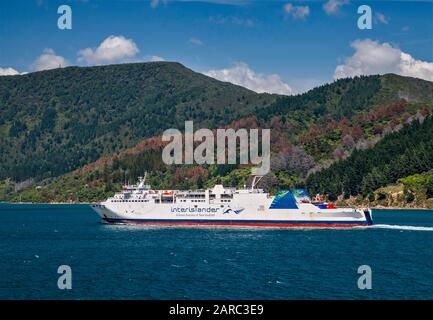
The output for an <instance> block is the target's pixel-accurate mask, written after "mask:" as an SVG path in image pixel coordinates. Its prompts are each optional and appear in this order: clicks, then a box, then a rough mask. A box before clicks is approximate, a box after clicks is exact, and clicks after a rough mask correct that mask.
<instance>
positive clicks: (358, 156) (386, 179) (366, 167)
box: [306, 115, 433, 198]
mask: <svg viewBox="0 0 433 320" xmlns="http://www.w3.org/2000/svg"><path fill="white" fill-rule="evenodd" d="M431 169H433V115H429V116H427V117H426V118H425V119H424V118H421V119H420V120H414V121H412V122H411V123H408V124H405V125H404V127H403V128H402V129H401V130H399V131H398V132H394V133H390V134H388V135H387V136H385V137H384V138H383V139H382V140H381V141H380V142H378V143H377V144H376V145H375V146H374V147H373V148H371V149H368V150H355V151H354V152H353V153H352V154H351V155H350V156H349V157H348V158H346V159H344V160H342V161H339V162H336V163H334V164H332V165H331V166H330V167H329V168H327V169H325V170H322V171H319V172H316V173H313V174H311V175H310V176H309V177H308V179H307V180H306V185H307V187H308V189H309V190H310V191H311V192H312V193H322V194H328V195H331V196H334V197H336V196H339V195H344V197H345V198H349V197H350V196H358V195H362V196H369V195H370V194H372V193H373V192H374V191H376V190H377V189H379V188H381V187H385V186H387V185H389V184H392V183H396V182H398V181H399V179H403V178H406V177H407V176H410V175H414V174H419V173H423V172H427V171H429V170H431ZM418 180H419V179H418ZM418 180H417V181H418ZM401 181H402V182H403V183H406V184H409V182H410V181H411V180H410V179H408V178H406V180H405V179H403V180H401ZM414 181H415V179H414ZM426 183H427V182H426ZM429 183H431V182H429ZM431 192H433V189H432V191H429V195H431V196H433V194H430V193H431Z"/></svg>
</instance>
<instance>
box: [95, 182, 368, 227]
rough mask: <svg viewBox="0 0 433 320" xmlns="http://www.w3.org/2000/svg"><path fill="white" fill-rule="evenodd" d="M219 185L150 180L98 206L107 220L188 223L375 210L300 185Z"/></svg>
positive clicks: (313, 218) (319, 217)
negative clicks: (160, 185)
mask: <svg viewBox="0 0 433 320" xmlns="http://www.w3.org/2000/svg"><path fill="white" fill-rule="evenodd" d="M261 178H262V177H260V176H256V177H254V180H253V183H252V186H251V188H246V187H245V188H244V189H235V188H225V187H223V186H222V185H215V186H214V187H213V188H211V189H206V190H196V191H193V190H188V191H184V190H153V189H152V188H151V186H150V185H147V184H146V179H145V177H144V178H139V183H138V184H137V185H125V186H123V188H122V189H123V190H122V192H119V193H116V194H115V195H114V196H113V197H111V198H108V199H107V200H106V201H104V202H101V203H99V204H94V205H92V208H93V210H95V211H96V212H97V213H98V214H99V216H100V217H101V218H102V220H103V221H104V222H107V223H120V224H147V225H183V226H250V227H298V228H336V227H340V228H348V227H355V226H367V225H372V224H373V220H372V212H371V209H368V208H364V209H355V208H336V207H335V206H334V205H332V204H328V203H326V202H322V201H320V202H316V201H314V199H313V201H312V199H311V198H310V197H309V196H308V194H307V193H306V192H305V191H303V190H300V189H297V190H293V191H288V190H282V191H280V192H278V193H277V194H276V195H275V196H271V195H270V194H269V193H266V192H264V191H263V189H259V188H257V187H256V186H257V183H258V182H259V181H260V179H261Z"/></svg>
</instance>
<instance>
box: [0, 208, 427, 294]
mask: <svg viewBox="0 0 433 320" xmlns="http://www.w3.org/2000/svg"><path fill="white" fill-rule="evenodd" d="M373 214H374V219H375V223H376V224H377V225H376V226H374V227H366V228H357V229H345V230H335V229H322V230H314V229H260V228H247V229H242V228H238V229H231V228H194V227H143V226H125V225H117V226H116V225H106V224H101V223H100V221H99V218H98V217H97V215H96V214H95V213H93V211H92V210H91V209H90V208H89V207H88V206H85V205H8V204H0V299H433V211H408V210H375V211H374V213H373ZM60 265H69V266H70V267H71V268H72V289H71V290H59V289H58V287H57V280H58V277H59V276H60V275H59V274H58V273H57V269H58V267H59V266H60ZM360 265H369V266H370V267H371V269H372V289H371V290H360V289H358V286H357V281H358V277H359V276H360V274H358V273H357V270H358V267H359V266H360Z"/></svg>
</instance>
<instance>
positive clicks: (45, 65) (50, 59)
mask: <svg viewBox="0 0 433 320" xmlns="http://www.w3.org/2000/svg"><path fill="white" fill-rule="evenodd" d="M67 66H69V61H68V60H66V59H65V58H63V57H62V56H58V55H56V53H55V52H54V50H53V49H50V48H47V49H45V50H44V52H43V53H42V54H41V55H40V56H39V57H38V58H37V59H36V60H35V61H34V62H33V64H32V69H33V70H35V71H42V70H50V69H56V68H61V67H67Z"/></svg>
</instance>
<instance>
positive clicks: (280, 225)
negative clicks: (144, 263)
mask: <svg viewBox="0 0 433 320" xmlns="http://www.w3.org/2000/svg"><path fill="white" fill-rule="evenodd" d="M117 223H122V224H132V225H143V224H145V225H150V226H152V225H154V226H156V225H165V226H200V227H201V226H213V227H218V226H219V227H227V226H233V227H269V228H352V227H361V226H364V227H365V226H366V224H355V223H353V224H342V223H341V224H340V223H335V224H331V223H236V222H235V223H222V222H206V223H200V222H171V221H169V222H155V221H150V222H146V221H143V222H141V221H140V222H138V221H118V222H117Z"/></svg>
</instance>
